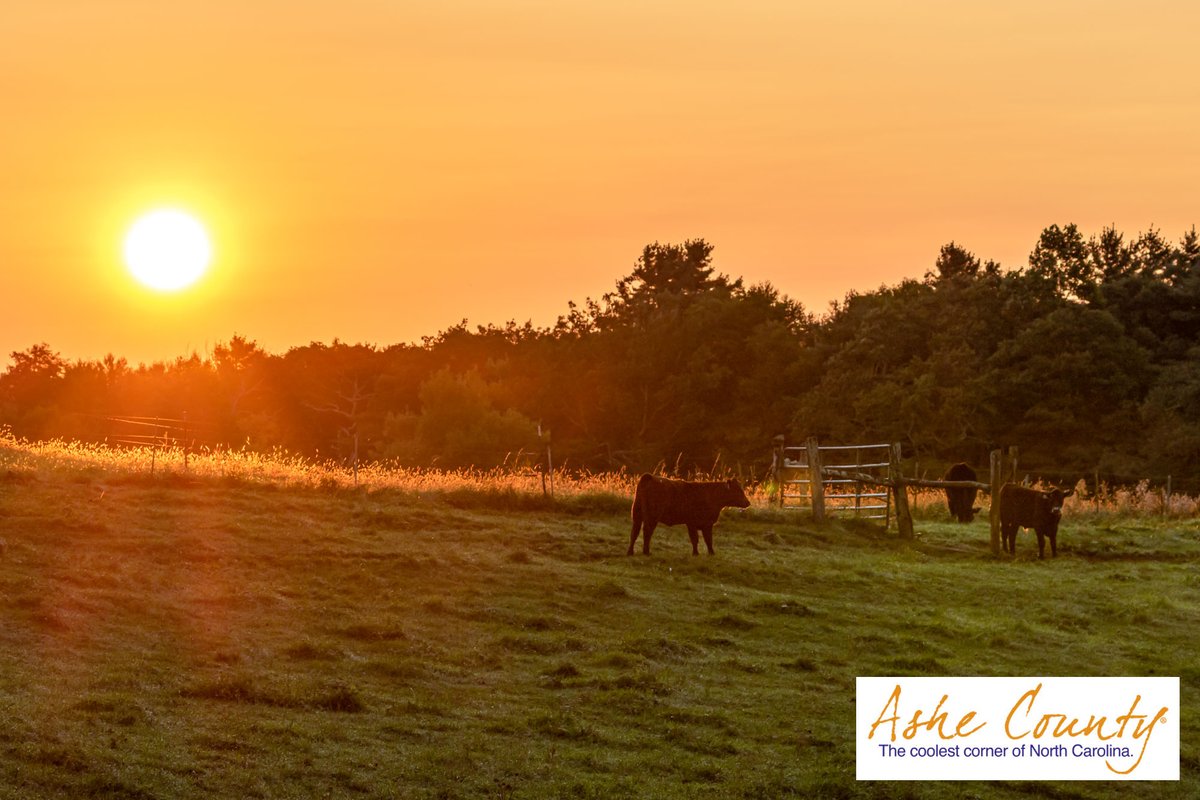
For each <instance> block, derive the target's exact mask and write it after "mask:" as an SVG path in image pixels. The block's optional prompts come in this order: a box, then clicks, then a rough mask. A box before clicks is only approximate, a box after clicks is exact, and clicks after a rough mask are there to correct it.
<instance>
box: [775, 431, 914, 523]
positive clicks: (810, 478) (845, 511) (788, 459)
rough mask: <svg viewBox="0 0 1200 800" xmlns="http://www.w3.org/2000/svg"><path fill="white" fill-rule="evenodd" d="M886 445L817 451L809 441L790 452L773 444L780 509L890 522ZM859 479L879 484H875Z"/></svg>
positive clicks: (830, 447)
mask: <svg viewBox="0 0 1200 800" xmlns="http://www.w3.org/2000/svg"><path fill="white" fill-rule="evenodd" d="M892 452H893V446H892V445H890V444H857V445H818V444H817V442H816V440H815V439H809V440H808V442H806V443H805V444H804V445H803V446H799V447H789V446H787V445H786V443H785V442H783V441H781V439H779V438H777V439H776V440H775V457H774V473H775V484H776V486H777V490H778V495H779V506H780V508H797V509H810V510H811V511H812V512H813V516H814V517H817V518H818V519H820V518H822V517H824V515H825V514H833V515H836V516H842V517H849V516H853V517H855V518H857V519H881V520H883V525H884V527H885V528H886V527H888V525H889V524H890V522H891V493H890V492H888V491H887V488H886V483H887V481H888V480H889V478H890V474H891V471H892ZM863 478H868V479H875V478H877V479H878V481H879V482H878V483H872V482H867V481H864V480H863Z"/></svg>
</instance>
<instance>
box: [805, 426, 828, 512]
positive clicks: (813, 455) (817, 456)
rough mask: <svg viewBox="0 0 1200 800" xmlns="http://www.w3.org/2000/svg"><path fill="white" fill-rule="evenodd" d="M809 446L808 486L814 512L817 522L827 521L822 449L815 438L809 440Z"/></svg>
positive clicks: (807, 443)
mask: <svg viewBox="0 0 1200 800" xmlns="http://www.w3.org/2000/svg"><path fill="white" fill-rule="evenodd" d="M805 444H806V445H807V446H808V481H809V483H808V485H809V488H810V489H811V490H812V510H813V520H814V521H815V522H824V521H825V477H824V475H822V473H821V449H820V448H819V447H818V446H817V440H816V439H815V438H809V440H808V441H807V442H806V443H805Z"/></svg>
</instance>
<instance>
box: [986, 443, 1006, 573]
mask: <svg viewBox="0 0 1200 800" xmlns="http://www.w3.org/2000/svg"><path fill="white" fill-rule="evenodd" d="M989 469H990V475H989V483H991V485H992V490H991V491H992V507H991V508H990V509H989V510H988V522H989V524H990V525H991V528H992V555H994V556H998V555H1000V488H1001V487H1002V486H1004V464H1003V459H1002V458H1001V455H1000V451H999V450H993V451H992V453H991V458H990V465H989Z"/></svg>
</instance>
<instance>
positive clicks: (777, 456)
mask: <svg viewBox="0 0 1200 800" xmlns="http://www.w3.org/2000/svg"><path fill="white" fill-rule="evenodd" d="M772 441H773V443H774V445H775V453H774V457H773V458H772V459H771V461H772V464H771V471H772V472H773V473H774V474H773V475H772V476H771V477H772V478H774V480H775V491H777V492H779V507H780V508H783V504H784V500H785V498H784V496H783V458H784V455H785V454H786V449H785V448H786V447H787V439H786V438H785V437H784V436H783V435H782V434H780V435H779V436H776V437H775V438H774V439H773V440H772Z"/></svg>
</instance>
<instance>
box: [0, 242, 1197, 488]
mask: <svg viewBox="0 0 1200 800" xmlns="http://www.w3.org/2000/svg"><path fill="white" fill-rule="evenodd" d="M712 252H713V247H712V245H711V244H709V243H708V242H706V241H704V240H692V241H686V242H683V243H682V244H659V243H655V244H651V245H648V246H646V247H645V248H644V249H643V250H642V253H641V255H640V257H639V258H638V259H637V261H636V263H635V264H634V266H633V269H632V271H631V272H630V273H629V274H627V275H625V276H624V277H622V278H620V279H619V280H618V281H617V282H616V285H615V287H614V289H613V291H611V292H609V293H607V294H605V295H603V296H602V297H601V298H600V299H598V300H593V299H590V298H589V299H587V300H585V301H584V302H583V303H582V304H576V303H573V302H572V303H568V310H567V312H566V313H565V314H564V315H562V316H561V317H560V318H559V319H558V320H557V321H556V323H555V324H554V325H552V326H548V327H544V328H541V327H535V326H533V325H531V324H530V323H525V324H524V325H520V324H517V323H515V322H509V323H507V324H506V325H503V326H496V325H487V326H475V327H471V326H468V324H467V323H466V321H463V322H462V323H460V324H458V325H455V326H453V327H450V328H449V329H447V330H444V331H442V332H440V333H438V334H437V335H435V336H429V337H425V338H424V339H423V340H422V341H421V343H419V344H395V345H390V346H384V347H380V346H375V345H368V344H347V343H344V342H340V341H338V340H334V341H333V343H332V344H323V343H317V342H314V343H311V344H308V345H305V346H302V347H294V348H292V349H290V350H288V351H287V352H286V353H282V354H273V353H268V352H265V351H264V350H263V349H262V348H261V347H259V346H258V345H257V344H256V343H255V342H254V341H252V340H249V339H247V338H245V337H242V336H238V335H235V336H233V337H232V338H231V339H230V340H229V341H228V342H226V343H222V344H219V345H217V346H215V347H214V348H213V349H212V352H211V353H210V354H207V355H205V356H200V355H198V354H193V355H190V356H187V357H180V358H177V359H176V360H174V361H172V362H158V363H153V364H150V365H145V364H141V365H138V366H133V365H130V364H129V363H128V362H127V361H126V360H125V359H123V358H119V357H116V356H113V355H109V356H107V357H105V358H104V359H102V360H99V361H85V360H77V361H69V360H67V359H65V358H63V357H62V356H61V355H60V354H58V353H56V352H55V351H54V350H52V349H51V348H50V347H49V346H48V345H46V344H36V345H33V346H31V347H30V348H29V349H27V350H25V351H20V352H14V353H12V354H11V363H10V364H9V366H8V368H7V369H6V370H5V371H4V373H3V374H2V375H0V425H5V426H8V427H9V428H10V429H11V432H12V433H13V434H14V435H16V436H20V437H27V438H54V437H61V438H68V439H79V440H84V441H104V440H106V439H107V440H110V441H112V440H114V438H115V437H116V434H115V433H114V426H115V425H116V424H117V423H115V422H114V421H113V420H114V418H119V417H122V416H141V417H163V418H172V419H182V418H185V417H186V419H188V420H189V431H190V433H189V436H191V437H193V438H194V439H195V440H196V441H197V442H199V443H202V444H204V445H206V446H210V447H211V446H227V447H232V448H249V449H252V450H271V449H275V448H281V449H284V450H287V451H289V452H294V453H300V454H305V455H315V456H321V457H329V458H336V459H343V460H349V459H360V460H366V459H372V460H393V461H395V462H396V463H398V464H404V465H421V466H430V465H434V466H441V467H459V466H467V465H474V466H481V467H482V466H494V465H496V464H500V463H504V462H505V461H506V460H507V461H508V462H509V463H512V462H513V461H514V460H516V459H518V458H520V456H521V454H522V453H525V454H530V453H541V452H544V448H545V444H546V442H547V440H549V441H552V442H553V448H554V453H555V461H556V464H564V463H565V464H566V465H567V467H568V468H570V467H571V466H576V467H584V468H589V469H613V468H620V467H626V468H629V469H631V470H643V469H650V468H654V467H655V466H656V465H664V464H665V465H666V466H667V467H668V468H676V467H678V468H679V469H680V470H681V471H688V470H692V469H703V470H710V469H712V468H713V466H714V465H717V468H718V469H722V468H729V469H738V468H740V469H741V470H743V472H745V473H757V474H763V473H765V471H766V468H767V465H768V464H769V461H770V450H771V440H772V438H773V437H774V436H776V435H778V434H781V433H782V434H785V435H787V436H788V437H789V438H790V439H791V440H793V441H797V440H800V439H803V438H805V437H807V436H817V437H819V438H820V439H822V440H824V441H829V442H846V443H855V442H868V441H871V442H874V441H881V442H882V441H887V442H890V441H899V442H902V443H903V445H904V448H905V453H906V455H908V456H912V457H914V458H917V459H920V460H922V461H923V462H925V463H928V464H939V463H949V462H953V461H958V460H966V461H969V462H972V463H974V464H986V454H987V452H988V451H989V450H991V449H993V448H996V447H1001V446H1011V445H1017V446H1018V447H1019V448H1020V451H1021V454H1022V462H1023V463H1024V464H1025V465H1026V466H1028V467H1030V468H1039V467H1040V468H1043V469H1047V470H1057V471H1060V472H1063V473H1075V474H1078V475H1080V476H1082V475H1092V474H1093V473H1095V472H1097V471H1099V472H1100V473H1102V474H1104V475H1113V476H1128V477H1137V476H1156V475H1166V474H1172V475H1174V476H1176V485H1180V481H1185V480H1187V479H1188V478H1189V477H1191V476H1197V475H1198V474H1200V471H1198V468H1200V235H1198V234H1197V232H1196V230H1195V229H1194V228H1193V229H1192V230H1190V231H1188V232H1187V233H1186V234H1185V235H1184V236H1183V237H1182V238H1181V239H1180V241H1179V242H1178V243H1173V242H1170V241H1168V240H1167V239H1165V238H1163V236H1162V235H1161V234H1160V233H1158V232H1157V231H1155V230H1151V231H1149V232H1147V233H1142V234H1140V235H1138V236H1137V237H1135V238H1127V237H1125V236H1124V235H1123V234H1122V233H1120V232H1118V231H1117V230H1115V229H1113V228H1108V229H1105V230H1103V231H1102V232H1101V233H1100V234H1098V235H1093V236H1090V237H1085V235H1084V234H1083V233H1082V232H1080V231H1079V229H1078V228H1077V227H1076V226H1075V225H1067V226H1065V227H1059V226H1057V225H1055V226H1051V227H1049V228H1046V229H1045V230H1044V231H1043V232H1042V233H1041V235H1040V237H1039V239H1038V241H1037V243H1036V245H1035V246H1034V248H1033V251H1032V252H1031V253H1030V256H1029V259H1028V264H1026V265H1025V266H1023V267H1020V268H1017V269H1004V268H1002V267H1001V266H1000V265H999V264H997V263H995V262H993V261H986V262H985V261H982V260H981V259H980V258H978V257H977V256H975V255H974V254H973V253H971V252H970V251H968V250H967V249H966V248H964V247H962V246H960V245H958V244H956V243H954V242H951V243H949V244H947V245H945V246H943V247H942V248H941V251H940V253H939V255H938V257H937V259H936V261H935V262H934V264H933V265H932V267H931V268H930V270H929V271H928V272H927V273H926V274H925V276H924V277H923V279H920V280H916V279H912V280H905V281H902V282H901V283H899V284H898V285H894V286H884V287H881V288H879V289H877V290H875V291H869V292H859V291H852V292H850V293H849V294H848V295H847V296H846V297H845V298H844V299H843V300H842V301H840V302H837V303H834V304H833V305H832V306H831V308H830V309H829V311H828V312H827V313H826V314H824V315H823V316H820V317H818V316H816V315H814V314H812V313H810V312H808V311H807V310H805V309H804V308H803V307H802V306H801V304H799V303H798V302H796V301H794V300H791V299H789V298H788V297H786V296H784V295H782V294H781V293H780V292H779V291H778V290H777V289H775V288H774V287H773V286H771V285H770V284H769V283H763V284H757V285H749V286H748V285H746V284H745V283H744V282H743V280H742V279H741V278H732V277H730V276H728V275H725V274H722V273H720V272H718V271H717V270H716V268H715V267H714V264H713V259H712ZM539 432H540V435H539Z"/></svg>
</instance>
